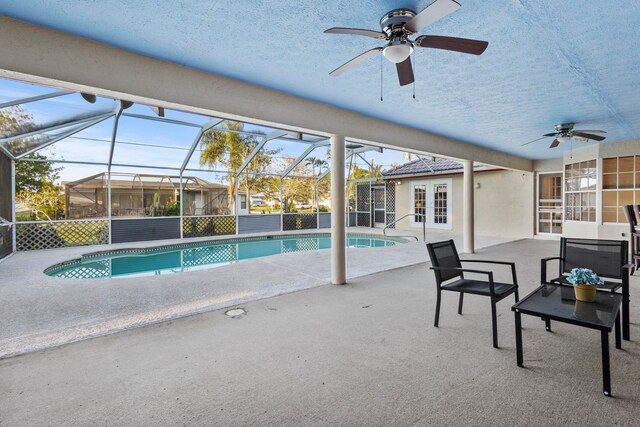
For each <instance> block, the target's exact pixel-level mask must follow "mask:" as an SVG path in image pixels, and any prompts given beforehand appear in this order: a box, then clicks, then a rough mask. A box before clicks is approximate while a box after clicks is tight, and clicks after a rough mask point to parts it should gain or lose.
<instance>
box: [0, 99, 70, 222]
mask: <svg viewBox="0 0 640 427" xmlns="http://www.w3.org/2000/svg"><path fill="white" fill-rule="evenodd" d="M35 128H36V126H35V124H34V123H33V120H32V117H31V116H30V115H29V114H28V113H26V112H25V111H24V110H22V109H21V108H19V107H11V108H7V109H3V110H0V137H11V136H16V135H20V134H23V133H25V132H29V131H31V130H34V129H35ZM34 138H35V137H34ZM30 143H33V141H31V140H30V138H26V139H23V138H19V139H16V140H14V141H12V142H11V144H10V145H9V147H8V149H9V151H11V152H12V153H21V152H25V151H26V150H27V149H28V148H29V147H30ZM26 159H33V160H39V161H20V160H18V161H16V162H15V168H16V175H15V188H16V201H17V202H18V203H20V204H22V205H24V206H25V207H27V208H28V209H29V210H30V211H31V217H32V219H35V220H48V221H50V220H52V219H59V218H62V217H63V216H64V199H63V198H62V197H61V195H60V192H61V187H60V186H59V185H58V184H56V181H57V180H58V179H59V178H60V171H61V170H62V167H55V166H54V165H53V164H52V163H49V162H45V161H44V160H46V159H47V157H46V156H45V155H43V154H38V153H32V154H29V155H28V156H26Z"/></svg>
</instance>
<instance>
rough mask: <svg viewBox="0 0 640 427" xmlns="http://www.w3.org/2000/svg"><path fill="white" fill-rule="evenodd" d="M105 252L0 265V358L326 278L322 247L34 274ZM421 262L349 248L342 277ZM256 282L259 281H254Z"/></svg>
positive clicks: (484, 242)
mask: <svg viewBox="0 0 640 427" xmlns="http://www.w3.org/2000/svg"><path fill="white" fill-rule="evenodd" d="M327 231H328V230H320V232H327ZM301 232H304V233H308V232H309V231H308V230H303V231H301ZM349 232H354V233H368V234H381V230H380V229H371V228H357V227H353V228H350V229H349ZM420 232H421V230H420ZM392 233H395V234H396V235H398V234H400V235H406V234H407V232H405V231H399V230H392ZM268 234H279V233H268ZM287 234H291V232H288V233H287ZM246 236H247V235H243V237H246ZM227 237H228V236H224V237H221V238H227ZM420 238H422V236H421V235H420ZM447 238H454V239H456V240H458V241H460V237H459V236H453V235H451V234H450V233H430V234H429V235H428V238H427V239H428V240H434V241H435V240H442V239H447ZM190 240H211V239H210V238H209V239H190ZM185 241H186V240H185ZM506 241H508V239H501V238H493V237H479V238H478V244H479V246H488V245H494V244H499V243H503V242H506ZM175 242H176V241H155V242H144V243H128V244H119V245H113V246H112V247H145V246H158V245H162V244H166V243H175ZM107 248H108V246H90V247H86V246H85V247H74V248H64V249H55V250H44V251H31V252H20V253H17V254H15V255H14V256H12V257H11V258H9V259H7V260H5V261H3V262H2V263H0V301H2V302H3V309H2V310H0V358H2V357H8V356H12V355H16V354H21V353H25V352H29V351H34V350H39V349H44V348H48V347H52V346H56V345H61V344H67V343H70V342H74V341H78V340H81V339H85V338H88V337H95V336H100V335H104V334H107V333H111V332H115V331H120V330H124V329H129V328H132V327H137V326H141V325H146V324H151V323H154V322H158V321H162V320H167V319H174V318H177V317H181V316H186V315H190V314H194V313H200V312H205V311H210V310H214V309H219V308H224V307H230V306H232V305H235V304H240V303H243V302H247V301H252V300H257V299H260V298H266V297H271V296H275V295H281V294H284V293H287V292H293V291H296V290H301V289H307V288H310V287H314V286H319V285H323V284H327V283H329V281H330V252H329V251H326V250H320V251H308V252H297V253H289V254H285V255H278V256H271V257H264V258H258V259H251V260H245V261H242V262H240V263H238V264H234V265H223V266H219V267H216V268H215V269H208V270H200V271H191V272H186V273H179V274H173V275H162V276H153V277H132V278H118V279H63V278H56V277H49V276H46V275H45V274H43V273H42V270H44V269H45V268H46V267H48V266H50V265H53V264H55V263H58V262H61V261H65V260H69V259H74V258H78V257H79V256H81V255H82V254H84V253H88V252H95V251H99V250H105V249H107ZM426 257H427V253H426V248H425V246H424V244H423V243H416V242H411V243H407V244H401V245H398V246H393V247H382V248H367V249H349V250H348V251H347V258H348V276H349V277H350V278H353V277H358V276H363V275H367V274H371V273H375V272H379V271H383V270H388V269H391V268H397V267H401V266H406V265H412V264H416V263H420V262H424V260H425V259H426ZM257 277H259V278H260V280H256V278H257Z"/></svg>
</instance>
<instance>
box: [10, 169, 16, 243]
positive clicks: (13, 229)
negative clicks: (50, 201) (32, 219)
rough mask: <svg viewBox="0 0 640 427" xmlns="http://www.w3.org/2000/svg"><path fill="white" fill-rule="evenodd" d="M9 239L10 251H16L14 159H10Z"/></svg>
mask: <svg viewBox="0 0 640 427" xmlns="http://www.w3.org/2000/svg"><path fill="white" fill-rule="evenodd" d="M10 184H11V240H12V248H11V252H15V251H16V247H17V244H18V242H16V238H17V236H18V233H17V232H16V161H15V160H13V159H11V182H10Z"/></svg>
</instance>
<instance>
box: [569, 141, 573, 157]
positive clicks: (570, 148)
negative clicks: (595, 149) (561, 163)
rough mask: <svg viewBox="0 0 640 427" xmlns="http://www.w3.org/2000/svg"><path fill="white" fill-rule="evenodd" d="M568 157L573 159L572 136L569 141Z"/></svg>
mask: <svg viewBox="0 0 640 427" xmlns="http://www.w3.org/2000/svg"><path fill="white" fill-rule="evenodd" d="M569 144H570V145H569V158H570V159H573V138H571V140H570V141H569Z"/></svg>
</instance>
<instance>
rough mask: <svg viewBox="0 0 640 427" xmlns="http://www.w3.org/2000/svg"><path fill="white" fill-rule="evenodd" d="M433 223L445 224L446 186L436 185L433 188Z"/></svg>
mask: <svg viewBox="0 0 640 427" xmlns="http://www.w3.org/2000/svg"><path fill="white" fill-rule="evenodd" d="M433 222H434V223H435V224H446V223H447V184H436V185H435V186H434V188H433Z"/></svg>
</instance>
